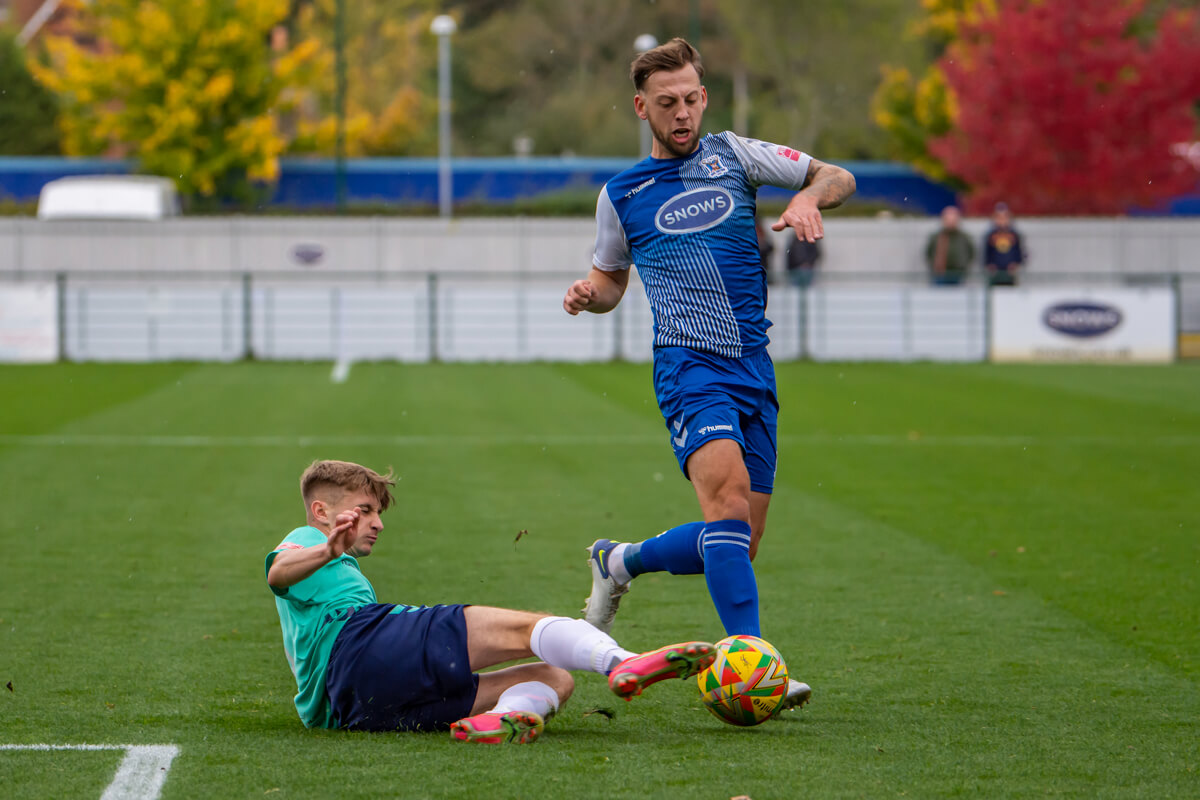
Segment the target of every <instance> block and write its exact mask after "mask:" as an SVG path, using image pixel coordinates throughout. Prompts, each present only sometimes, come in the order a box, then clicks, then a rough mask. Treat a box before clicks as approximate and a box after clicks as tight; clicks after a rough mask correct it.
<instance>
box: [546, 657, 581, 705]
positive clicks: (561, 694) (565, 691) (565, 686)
mask: <svg viewBox="0 0 1200 800" xmlns="http://www.w3.org/2000/svg"><path fill="white" fill-rule="evenodd" d="M541 666H542V673H543V675H542V677H540V678H539V679H538V680H540V681H541V682H542V683H544V684H546V685H547V686H549V687H550V688H551V689H553V690H554V693H555V694H557V695H558V701H559V702H560V703H565V702H567V698H568V697H570V696H571V694H572V693H573V692H574V691H575V678H574V677H573V676H572V675H571V673H569V672H567V671H566V670H565V669H563V668H562V667H555V666H551V665H550V664H543V665H541Z"/></svg>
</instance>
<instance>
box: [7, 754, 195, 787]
mask: <svg viewBox="0 0 1200 800" xmlns="http://www.w3.org/2000/svg"><path fill="white" fill-rule="evenodd" d="M0 750H43V751H45V750H124V751H125V758H124V759H122V760H121V766H119V767H117V774H116V775H114V776H113V779H112V782H111V783H110V784H109V785H108V788H107V789H105V790H104V794H102V795H101V796H100V800H157V798H158V796H159V794H161V793H162V787H163V784H164V783H165V782H166V780H167V773H168V772H170V770H171V762H172V761H174V760H175V756H177V755H179V748H178V747H176V746H175V745H173V744H152V745H143V744H0Z"/></svg>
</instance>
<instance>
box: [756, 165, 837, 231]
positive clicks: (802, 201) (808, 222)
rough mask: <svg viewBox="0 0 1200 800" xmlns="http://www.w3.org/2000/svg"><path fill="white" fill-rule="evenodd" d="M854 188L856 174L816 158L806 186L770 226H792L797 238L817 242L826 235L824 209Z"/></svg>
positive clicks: (773, 228)
mask: <svg viewBox="0 0 1200 800" xmlns="http://www.w3.org/2000/svg"><path fill="white" fill-rule="evenodd" d="M854 188H855V184H854V176H853V175H851V174H850V172H849V171H847V170H844V169H842V168H841V167H837V166H834V165H833V164H826V163H825V162H823V161H818V160H817V159H815V158H814V159H813V160H812V161H811V162H810V163H809V165H808V176H807V177H806V178H805V179H804V188H803V189H801V190H800V191H799V192H798V193H797V194H796V195H795V196H794V197H792V200H791V202H789V203H788V207H787V209H785V210H784V212H783V214H782V215H780V217H779V219H778V220H776V222H775V224H774V225H772V226H771V229H772V230H776V231H781V230H783V229H784V228H792V229H793V230H794V231H796V238H798V239H803V240H805V241H808V242H815V241H816V240H817V239H821V238H823V237H824V236H825V227H824V225H823V224H822V221H821V209H822V208H836V207H837V206H840V205H841V204H842V203H843V202H845V200H846V199H847V198H849V197H850V195H852V194H854Z"/></svg>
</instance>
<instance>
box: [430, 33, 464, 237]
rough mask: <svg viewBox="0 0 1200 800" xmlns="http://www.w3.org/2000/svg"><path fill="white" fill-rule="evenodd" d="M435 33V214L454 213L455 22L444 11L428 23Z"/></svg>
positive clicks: (445, 214) (446, 216) (445, 216)
mask: <svg viewBox="0 0 1200 800" xmlns="http://www.w3.org/2000/svg"><path fill="white" fill-rule="evenodd" d="M429 30H431V31H432V32H433V33H434V35H436V36H437V37H438V214H439V215H440V216H441V217H443V218H446V219H449V218H450V216H451V215H452V214H453V213H454V175H453V172H452V164H451V161H450V37H451V36H452V35H454V32H455V31H457V30H458V23H456V22H455V21H454V17H451V16H449V15H448V14H440V15H438V16H436V17H434V18H433V22H432V23H431V24H430V26H429Z"/></svg>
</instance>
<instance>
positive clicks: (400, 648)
mask: <svg viewBox="0 0 1200 800" xmlns="http://www.w3.org/2000/svg"><path fill="white" fill-rule="evenodd" d="M463 608H464V606H461V605H449V606H402V605H401V606H397V605H392V604H391V603H376V604H372V605H367V606H363V607H362V608H360V609H359V610H358V611H356V612H355V613H354V614H353V615H352V616H351V617H350V619H349V620H347V621H346V625H345V626H344V627H343V628H342V630H341V632H340V633H338V635H337V639H335V640H334V643H333V651H332V652H331V653H330V655H329V667H328V669H327V670H326V671H325V692H326V694H328V695H329V704H330V707H331V708H332V710H333V719H334V722H335V724H336V725H337V727H339V728H350V729H352V730H362V731H396V730H399V731H436V730H446V729H447V728H448V727H449V725H450V723H451V722H455V721H456V720H460V719H462V718H463V717H466V716H470V714H471V707H472V706H474V705H475V693H476V691H477V690H478V689H479V676H478V675H476V674H473V673H472V672H471V661H470V657H469V656H468V653H467V620H466V617H465V616H464V615H463Z"/></svg>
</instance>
